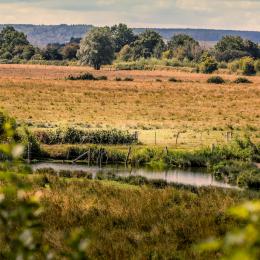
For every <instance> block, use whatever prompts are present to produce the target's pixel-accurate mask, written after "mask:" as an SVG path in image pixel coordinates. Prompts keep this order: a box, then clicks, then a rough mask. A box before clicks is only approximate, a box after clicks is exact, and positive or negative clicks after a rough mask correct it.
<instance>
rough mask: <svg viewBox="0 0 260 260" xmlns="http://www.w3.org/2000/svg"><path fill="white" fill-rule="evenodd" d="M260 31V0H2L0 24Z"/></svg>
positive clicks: (0, 4) (0, 0)
mask: <svg viewBox="0 0 260 260" xmlns="http://www.w3.org/2000/svg"><path fill="white" fill-rule="evenodd" d="M118 22H124V23H127V24H128V25H129V26H132V27H181V28H183V27H184V28H187V27H189V28H216V29H241V30H258V31H260V0H96V1H95V0H20V1H18V0H0V23H33V24H60V23H68V24H78V23H80V24H94V25H112V24H115V23H118Z"/></svg>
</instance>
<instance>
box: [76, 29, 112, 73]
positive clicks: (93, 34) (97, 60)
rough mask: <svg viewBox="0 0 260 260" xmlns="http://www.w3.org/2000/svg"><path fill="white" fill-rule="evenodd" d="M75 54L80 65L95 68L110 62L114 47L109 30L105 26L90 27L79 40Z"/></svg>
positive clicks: (97, 68)
mask: <svg viewBox="0 0 260 260" xmlns="http://www.w3.org/2000/svg"><path fill="white" fill-rule="evenodd" d="M77 56H78V58H79V60H80V63H81V64H82V65H90V66H92V67H94V68H95V69H96V70H99V69H100V68H101V66H102V65H106V64H111V63H112V61H113V59H114V56H115V48H114V41H113V38H112V35H111V32H110V30H109V29H108V28H107V27H103V28H94V29H92V30H91V31H90V32H89V33H87V35H86V36H85V38H84V39H83V40H82V41H81V43H80V49H79V51H78V53H77Z"/></svg>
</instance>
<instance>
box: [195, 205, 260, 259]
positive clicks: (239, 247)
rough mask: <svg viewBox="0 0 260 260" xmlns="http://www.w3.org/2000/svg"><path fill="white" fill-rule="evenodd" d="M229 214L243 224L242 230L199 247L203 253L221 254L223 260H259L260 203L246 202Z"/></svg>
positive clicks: (238, 229) (229, 233) (239, 229)
mask: <svg viewBox="0 0 260 260" xmlns="http://www.w3.org/2000/svg"><path fill="white" fill-rule="evenodd" d="M228 214H229V215H230V216H231V217H233V218H235V219H237V220H239V221H240V222H242V223H243V225H242V227H241V228H236V229H234V230H233V231H230V232H228V233H227V234H226V235H225V236H224V238H221V239H216V240H212V239H211V240H209V241H207V242H205V243H202V244H200V245H199V247H198V248H199V250H200V251H202V252H220V253H221V259H231V260H236V259H243V260H257V259H259V258H260V247H259V244H260V201H250V202H246V203H244V204H242V205H240V206H237V207H233V208H231V209H230V210H229V211H228Z"/></svg>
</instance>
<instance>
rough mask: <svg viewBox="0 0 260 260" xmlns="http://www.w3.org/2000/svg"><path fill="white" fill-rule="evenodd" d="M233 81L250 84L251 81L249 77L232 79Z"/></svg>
mask: <svg viewBox="0 0 260 260" xmlns="http://www.w3.org/2000/svg"><path fill="white" fill-rule="evenodd" d="M234 83H236V84H251V83H252V81H250V80H249V79H247V78H241V77H240V78H237V79H236V80H234Z"/></svg>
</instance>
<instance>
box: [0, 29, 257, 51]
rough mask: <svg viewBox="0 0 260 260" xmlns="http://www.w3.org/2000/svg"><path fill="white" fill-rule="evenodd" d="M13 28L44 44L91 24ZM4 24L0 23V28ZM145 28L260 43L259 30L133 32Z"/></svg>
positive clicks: (164, 34)
mask: <svg viewBox="0 0 260 260" xmlns="http://www.w3.org/2000/svg"><path fill="white" fill-rule="evenodd" d="M8 25H12V26H14V27H15V29H17V30H19V31H22V32H24V33H26V34H27V35H28V39H29V41H30V42H31V43H32V44H34V45H38V46H45V45H47V44H48V43H64V42H68V41H69V40H70V38H71V37H75V38H78V37H82V36H83V35H84V34H85V33H86V32H87V31H89V30H90V29H91V28H92V27H93V26H92V25H87V24H72V25H68V24H60V25H33V24H8ZM4 26H6V25H5V24H0V30H2V28H3V27H4ZM145 29H150V30H155V31H157V32H158V33H160V34H161V35H162V37H163V38H164V39H166V40H168V39H170V37H171V36H172V35H174V34H180V33H185V34H188V35H190V36H192V37H193V38H194V39H196V40H197V41H201V42H209V43H215V42H217V41H219V40H220V39H221V38H222V37H223V36H225V35H233V36H241V37H242V38H245V39H248V40H251V41H254V42H256V43H260V32H258V31H243V30H224V29H200V28H199V29H194V28H134V31H135V33H140V32H142V31H144V30H145Z"/></svg>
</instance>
